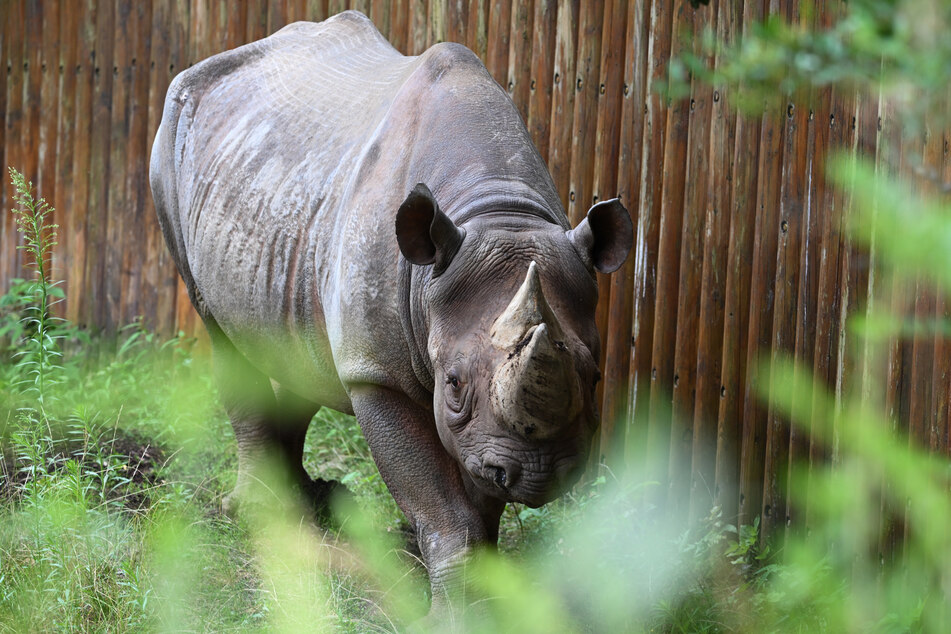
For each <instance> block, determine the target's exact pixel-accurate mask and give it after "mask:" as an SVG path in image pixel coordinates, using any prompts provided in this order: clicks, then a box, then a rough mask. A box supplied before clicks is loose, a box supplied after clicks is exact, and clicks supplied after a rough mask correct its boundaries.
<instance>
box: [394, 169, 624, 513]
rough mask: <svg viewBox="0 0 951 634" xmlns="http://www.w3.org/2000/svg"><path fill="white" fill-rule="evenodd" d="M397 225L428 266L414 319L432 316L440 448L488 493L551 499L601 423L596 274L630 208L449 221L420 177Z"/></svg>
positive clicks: (610, 266)
mask: <svg viewBox="0 0 951 634" xmlns="http://www.w3.org/2000/svg"><path fill="white" fill-rule="evenodd" d="M396 233H397V241H398V243H399V246H400V251H401V252H402V254H403V256H404V257H405V258H406V259H407V260H408V261H409V262H411V263H413V264H416V265H421V266H425V265H432V267H433V268H432V273H431V276H429V277H428V278H424V279H425V280H426V281H425V283H424V284H423V286H424V288H423V289H422V290H421V296H422V299H421V301H420V303H419V308H418V310H417V311H416V313H414V317H413V323H414V328H415V327H416V326H417V321H419V322H425V323H426V324H427V326H428V341H427V348H428V350H427V352H428V356H429V361H430V363H431V367H432V372H433V377H434V390H433V411H434V416H435V421H436V427H437V430H438V432H439V437H440V440H441V441H442V444H443V445H444V447H445V448H446V450H447V451H448V452H449V453H450V454H451V455H452V456H453V457H454V458H455V459H456V460H457V462H458V463H459V464H460V465H461V467H462V472H463V474H464V475H465V476H466V477H467V478H468V480H469V484H470V486H475V487H476V488H477V489H478V490H480V491H481V492H482V493H484V494H487V495H489V496H492V497H495V498H499V499H502V500H505V501H514V502H520V503H524V504H527V505H529V506H540V505H542V504H544V503H545V502H547V501H549V500H551V499H553V498H555V497H557V496H558V495H560V494H561V493H563V492H564V491H565V490H566V489H567V488H568V487H570V486H571V485H572V484H574V482H575V481H576V480H577V479H578V477H579V475H580V473H581V471H582V470H583V468H584V465H585V462H586V459H587V455H588V450H589V447H590V444H591V438H592V436H593V434H594V432H595V430H596V429H597V426H598V410H597V403H596V400H595V387H596V384H597V382H598V380H599V379H600V373H599V371H598V360H599V354H600V350H599V348H600V345H599V336H598V331H597V327H596V324H595V308H596V306H597V297H598V292H597V277H596V275H595V271H600V272H602V273H610V272H611V271H614V270H615V269H617V268H618V267H619V266H620V265H621V264H622V263H623V262H624V259H625V258H626V257H627V254H628V251H629V250H630V248H631V244H632V241H633V228H632V225H631V220H630V217H629V215H628V213H627V210H625V209H624V207H623V206H622V205H621V204H620V202H618V201H617V200H612V201H607V202H602V203H598V204H596V205H595V206H594V207H592V208H591V209H590V210H589V211H588V214H587V217H586V218H585V219H584V220H583V221H582V222H581V223H580V224H579V225H578V226H577V227H576V228H575V229H573V230H570V231H565V229H564V228H563V227H561V226H559V225H557V224H554V223H552V222H549V221H546V220H545V219H543V218H541V217H539V216H537V215H533V214H528V213H519V212H509V213H504V212H502V211H499V212H489V213H480V214H478V215H476V216H474V217H472V219H470V220H469V221H467V222H465V223H464V224H463V225H462V226H457V225H456V224H455V223H454V222H453V221H452V220H451V219H450V218H449V217H448V216H447V215H446V214H444V213H443V212H442V211H441V210H440V209H439V206H438V204H437V203H436V201H435V199H434V197H433V195H432V193H431V192H430V191H429V189H428V188H426V186H425V185H422V184H420V185H417V186H416V188H415V189H414V190H413V192H412V193H411V194H410V195H409V197H408V198H407V199H406V201H405V202H404V203H403V205H402V206H401V207H400V210H399V213H398V214H397V220H396ZM420 313H422V314H420Z"/></svg>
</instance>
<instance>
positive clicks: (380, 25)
mask: <svg viewBox="0 0 951 634" xmlns="http://www.w3.org/2000/svg"><path fill="white" fill-rule="evenodd" d="M393 4H394V3H393V2H373V3H372V4H371V6H370V14H369V15H370V19H371V20H373V24H374V25H376V28H377V29H379V31H380V33H382V34H383V37H385V38H387V39H389V37H390V35H391V34H392V30H393V22H392V10H393Z"/></svg>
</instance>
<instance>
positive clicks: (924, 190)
mask: <svg viewBox="0 0 951 634" xmlns="http://www.w3.org/2000/svg"><path fill="white" fill-rule="evenodd" d="M943 142H944V139H943V135H942V134H941V132H940V131H939V130H937V129H935V127H934V122H933V121H930V120H929V121H925V129H924V134H923V145H924V149H923V151H922V153H921V167H920V168H919V169H918V170H917V174H916V175H915V180H916V181H917V182H916V185H917V187H916V189H917V190H918V193H919V194H920V195H921V196H922V197H926V198H927V197H929V196H933V195H934V194H935V193H936V192H935V189H936V188H935V186H934V183H933V182H929V179H928V176H927V174H929V173H934V171H936V167H937V166H938V165H940V162H941V153H942V151H943ZM936 294H937V293H936V288H935V284H934V282H933V281H932V276H931V275H929V274H928V273H927V272H923V273H922V274H921V275H920V276H919V278H918V283H917V292H916V294H915V308H914V310H915V313H914V319H915V321H916V322H917V323H918V324H920V325H922V326H924V328H922V331H923V332H920V333H917V334H916V335H915V336H914V337H913V339H912V366H911V403H910V410H909V420H908V423H909V432H910V436H911V438H912V440H913V441H916V442H917V443H918V447H928V446H929V444H930V438H931V428H932V426H933V424H934V416H935V410H934V406H933V403H932V398H933V391H934V390H933V388H934V384H933V378H934V364H935V356H934V345H935V338H934V335H933V334H931V333H930V332H928V328H927V324H928V323H929V322H931V320H932V319H933V318H934V315H935V312H936V310H937V301H936Z"/></svg>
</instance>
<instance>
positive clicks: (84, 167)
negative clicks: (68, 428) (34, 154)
mask: <svg viewBox="0 0 951 634" xmlns="http://www.w3.org/2000/svg"><path fill="white" fill-rule="evenodd" d="M96 6H97V4H96V0H85V1H84V2H83V3H82V4H80V5H78V13H79V16H78V18H77V25H76V29H77V34H76V68H75V71H76V97H75V99H76V111H75V116H74V118H73V130H74V134H75V139H76V140H75V151H74V154H73V156H72V173H73V183H72V187H71V191H70V210H69V216H70V222H69V224H70V233H71V236H70V254H71V261H70V266H69V272H68V273H67V277H68V279H69V280H70V284H71V287H70V288H71V289H72V290H71V292H70V295H69V296H68V297H69V301H68V302H67V304H66V317H67V319H69V320H70V321H72V322H74V323H85V318H86V316H87V315H88V312H87V311H88V309H87V306H88V304H89V303H90V302H91V301H93V299H92V297H91V296H90V292H89V288H88V287H87V286H86V280H87V278H86V269H87V263H86V259H87V251H88V247H87V245H88V241H89V233H88V210H89V207H88V200H89V176H88V172H89V168H90V161H91V149H92V113H93V82H94V80H95V73H94V68H95V59H94V55H95V53H94V47H95V39H96V22H97V18H96Z"/></svg>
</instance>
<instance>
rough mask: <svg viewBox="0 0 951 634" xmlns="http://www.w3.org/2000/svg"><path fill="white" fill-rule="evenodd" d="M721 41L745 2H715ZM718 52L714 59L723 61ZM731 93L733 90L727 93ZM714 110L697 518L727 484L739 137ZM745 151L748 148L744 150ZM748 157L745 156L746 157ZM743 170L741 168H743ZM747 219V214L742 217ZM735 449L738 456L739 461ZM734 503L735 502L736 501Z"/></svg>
mask: <svg viewBox="0 0 951 634" xmlns="http://www.w3.org/2000/svg"><path fill="white" fill-rule="evenodd" d="M716 9H717V18H716V23H717V25H716V30H717V40H718V41H720V42H724V43H726V44H727V45H728V46H729V45H731V44H734V43H735V42H736V39H737V37H736V36H737V30H738V28H739V27H740V26H741V25H742V19H743V7H742V6H741V5H736V4H734V3H731V2H723V1H721V2H719V3H717V6H716ZM719 62H720V58H719V56H717V57H716V58H715V59H714V65H715V66H718V65H719ZM727 96H729V95H727ZM708 98H709V100H710V101H709V103H710V106H709V107H710V111H711V125H710V159H709V165H710V168H709V169H710V177H709V179H708V180H707V190H706V192H705V193H704V195H705V197H706V199H707V200H708V201H709V204H708V205H707V208H706V219H705V220H704V226H705V227H706V231H705V232H704V237H703V270H702V272H701V281H700V315H699V322H698V324H699V329H698V334H697V369H696V398H695V401H694V417H693V447H692V450H691V451H692V458H691V464H692V468H691V477H690V504H691V507H690V517H691V520H692V521H694V520H697V519H699V518H702V517H705V516H706V515H707V514H708V513H709V511H710V509H711V507H712V506H713V505H715V504H717V503H719V502H720V501H721V499H722V497H733V496H729V495H725V496H721V493H720V491H719V490H718V486H720V485H721V484H723V483H722V482H720V481H719V480H718V479H717V477H716V466H717V461H716V458H717V447H718V438H719V436H718V433H717V432H718V425H717V415H718V413H719V409H720V400H721V385H723V383H722V368H721V363H722V361H723V350H722V342H723V339H724V331H723V326H724V322H725V307H726V303H725V300H726V290H727V289H726V282H727V270H728V262H729V258H728V254H729V247H730V235H731V229H732V228H731V225H732V218H731V216H732V213H733V211H732V210H733V199H732V195H733V191H732V190H731V187H730V184H731V183H732V182H733V181H734V179H735V178H736V176H737V174H736V166H735V165H734V163H733V161H734V157H735V154H734V143H735V139H736V127H737V123H736V119H737V117H736V114H735V112H734V110H733V107H732V106H731V105H730V104H728V102H727V100H726V99H724V96H723V95H721V93H720V91H713V92H711V93H710V94H709V95H708ZM744 151H745V149H744ZM746 160H747V157H745V156H743V157H742V161H743V162H746ZM741 170H742V168H741ZM738 221H739V222H745V217H742V216H741V217H739V218H738ZM735 458H736V456H735V452H734V454H733V459H734V460H735ZM731 507H732V505H731ZM721 510H722V511H723V512H724V514H725V516H726V517H728V518H729V521H731V522H732V521H733V517H732V516H733V514H734V513H735V510H734V508H730V509H722V507H721Z"/></svg>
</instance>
